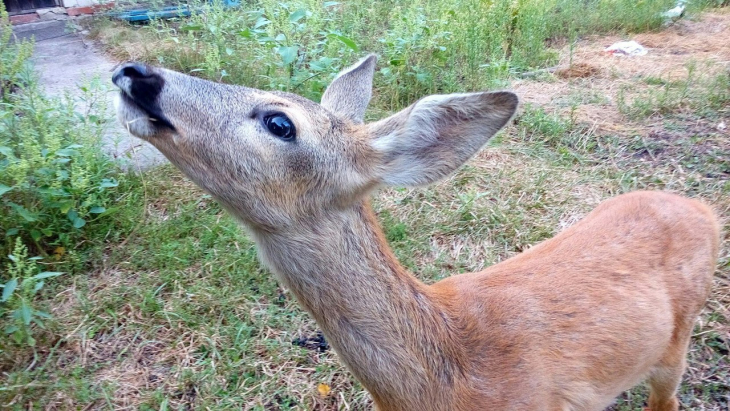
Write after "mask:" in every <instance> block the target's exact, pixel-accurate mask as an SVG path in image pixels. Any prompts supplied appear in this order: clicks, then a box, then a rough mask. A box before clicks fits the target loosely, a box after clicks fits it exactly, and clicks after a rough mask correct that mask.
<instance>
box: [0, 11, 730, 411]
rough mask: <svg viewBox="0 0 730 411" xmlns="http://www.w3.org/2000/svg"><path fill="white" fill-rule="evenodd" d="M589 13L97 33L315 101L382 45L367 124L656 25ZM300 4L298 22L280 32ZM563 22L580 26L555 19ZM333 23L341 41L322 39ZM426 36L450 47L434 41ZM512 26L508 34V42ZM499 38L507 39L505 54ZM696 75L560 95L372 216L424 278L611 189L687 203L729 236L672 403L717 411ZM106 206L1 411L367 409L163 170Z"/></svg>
mask: <svg viewBox="0 0 730 411" xmlns="http://www.w3.org/2000/svg"><path fill="white" fill-rule="evenodd" d="M588 3H589V4H590V5H592V6H595V7H594V8H590V7H588V6H586V5H585V4H588ZM588 3H585V2H568V1H561V2H560V4H558V2H540V1H534V2H528V1H524V2H504V3H500V2H479V3H478V4H477V3H474V4H472V5H471V6H472V7H490V9H489V10H488V11H489V12H490V13H492V14H486V15H478V14H479V13H472V12H470V11H471V9H454V14H453V15H452V14H451V13H450V12H449V11H450V10H451V8H453V6H447V5H446V4H445V3H438V2H414V3H405V2H384V3H376V4H374V5H371V6H366V5H355V4H346V5H344V4H343V5H340V6H331V7H329V8H324V7H320V6H321V4H320V3H317V2H297V3H294V2H292V3H288V5H287V6H286V7H284V6H281V5H277V4H274V3H269V2H259V3H255V4H250V5H248V10H253V11H254V13H252V14H249V13H244V12H235V13H232V15H230V16H226V15H225V14H226V13H224V12H223V11H221V10H216V11H213V12H211V13H209V14H206V15H204V16H202V15H201V16H198V17H196V18H194V19H191V20H184V21H178V22H171V23H159V24H152V25H149V26H144V27H141V28H136V29H134V30H132V29H131V28H129V27H122V26H120V25H116V24H112V23H108V22H104V23H102V24H101V26H100V27H101V28H100V29H99V33H98V38H100V39H105V40H106V41H108V43H107V46H108V47H110V48H111V49H113V50H114V53H115V55H125V54H124V53H127V54H126V55H125V56H127V57H129V53H130V52H127V51H125V50H127V49H125V47H127V46H128V45H129V44H145V46H144V47H142V48H141V49H142V51H141V53H142V55H139V56H134V57H135V58H143V59H146V60H148V61H153V62H156V63H157V64H162V65H166V66H169V67H172V68H176V69H183V70H185V71H188V72H193V73H195V74H197V75H201V76H205V77H208V78H216V79H218V78H220V77H221V75H222V74H223V70H226V73H227V74H226V75H225V76H223V77H222V79H223V80H224V81H229V82H245V83H246V84H248V85H255V86H259V87H263V88H282V89H290V90H293V91H296V92H300V93H302V94H305V95H307V96H309V97H312V98H317V96H318V93H321V87H323V85H324V84H326V83H327V82H328V81H329V79H330V78H331V76H332V75H334V73H335V72H336V71H337V69H339V68H340V67H341V66H342V65H343V64H345V63H349V62H351V61H353V60H354V59H355V58H356V57H357V56H359V55H360V54H362V53H363V52H364V51H365V50H367V51H378V52H379V53H381V56H382V57H383V58H381V66H380V67H381V69H380V71H379V72H378V73H377V75H376V90H375V92H376V96H375V98H374V101H373V107H372V109H371V110H370V111H369V116H370V117H372V118H377V117H380V116H382V115H384V114H385V113H388V112H390V111H392V110H393V109H395V108H397V107H401V106H402V105H404V104H407V103H409V102H411V100H413V99H415V98H417V97H420V96H422V95H423V94H426V93H431V92H442V91H464V90H468V89H471V88H482V87H488V86H492V85H495V84H504V82H506V81H508V77H507V76H508V75H509V74H510V73H511V72H514V71H516V70H517V71H518V70H522V69H526V68H528V67H532V66H533V65H534V66H540V65H543V64H545V63H546V62H548V61H552V60H551V59H552V58H553V57H550V56H551V55H554V54H555V51H552V50H550V49H549V48H547V47H546V46H545V44H551V43H550V42H553V41H556V39H558V38H559V37H561V36H562V37H567V38H570V36H571V34H570V33H571V32H570V31H567V32H566V31H565V30H563V29H559V28H560V27H563V28H564V27H568V28H570V30H573V31H572V33H578V34H584V33H593V32H603V31H610V30H619V31H622V32H623V31H633V30H646V29H655V28H656V27H658V25H657V24H658V23H657V22H656V21H655V19H654V16H655V14H654V12H653V11H652V10H654V7H656V8H657V9H661V4H660V3H661V2H657V4H653V3H652V2H643V3H641V4H640V5H638V6H636V7H633V6H631V4H632V3H629V2H622V1H615V2H612V3H611V4H614V5H615V7H616V9H615V10H613V12H612V13H605V11H606V9H605V8H606V7H608V6H607V4H608V2H601V1H595V2H588ZM650 3H652V4H650ZM558 5H560V7H562V8H558ZM500 7H501V8H500ZM510 7H518V9H519V10H520V11H519V12H518V13H517V14H516V15H517V16H530V17H529V18H528V17H525V19H524V20H520V18H517V20H516V21H517V24H513V25H512V26H509V25H508V26H507V27H506V28H505V26H504V25H505V24H506V23H505V22H512V23H514V21H515V20H514V19H513V18H506V20H505V18H502V19H500V17H499V16H515V14H510V13H514V9H513V8H512V9H511V8H510ZM601 7H603V8H601ZM300 9H306V10H307V11H309V12H310V13H311V15H310V14H308V13H305V14H304V15H303V16H301V17H298V16H299V15H298V14H296V13H297V12H298V11H299V10H300ZM558 9H560V10H562V11H561V12H557V11H556V10H558ZM261 10H263V11H264V12H265V14H264V15H265V16H266V17H267V19H268V20H270V21H271V23H268V24H266V25H264V26H261V27H264V28H265V30H266V31H265V33H263V34H256V35H257V36H259V35H260V36H262V37H263V36H264V35H269V36H270V37H272V38H274V39H275V37H276V36H277V35H278V34H279V33H285V34H286V39H287V41H289V39H291V43H286V44H283V43H282V44H279V43H281V42H282V41H283V40H276V41H277V42H279V43H277V44H274V45H271V44H267V42H266V41H263V42H262V41H259V40H260V38H259V39H258V40H256V41H255V43H256V44H251V40H250V39H249V38H247V37H245V36H242V35H241V34H240V33H239V32H240V31H241V30H244V29H246V28H249V29H252V28H253V27H254V26H255V25H256V21H258V19H260V18H261V17H262V16H261V15H259V11H261ZM601 10H603V12H604V13H603V14H601V13H600V12H601ZM468 11H469V12H468ZM568 12H571V13H577V12H580V13H582V14H581V16H582V17H583V18H581V20H580V21H576V20H575V19H568V17H569V16H570V14H569V13H568ZM277 13H278V14H277ZM530 13H531V14H530ZM551 13H552V14H551ZM299 14H301V13H299ZM292 15H294V17H292ZM395 16H397V17H398V18H395ZM470 19H471V20H470ZM561 19H563V20H561ZM292 20H295V21H294V22H292ZM548 20H549V24H546V22H548ZM473 21H477V22H478V23H479V24H476V25H473V24H472V25H470V24H471V23H470V22H473ZM383 22H386V23H385V24H384V23H383ZM295 23H296V24H295ZM659 23H660V22H659ZM297 24H300V25H301V24H304V25H305V27H303V28H301V29H300V28H299V27H300V26H297ZM199 25H202V27H200V28H198V26H199ZM538 26H541V27H538ZM542 26H544V27H542ZM184 27H188V29H183V28H184ZM212 27H215V29H214V30H211V28H212ZM335 27H336V28H337V30H339V33H340V34H336V33H335V34H336V35H335V34H333V33H331V32H330V31H332V30H334V28H335ZM443 27H448V28H449V30H448V31H449V33H451V34H450V36H452V37H449V38H440V37H439V35H440V34H439V33H444V30H443ZM510 27H511V28H510ZM425 29H428V31H426V30H425ZM490 30H491V31H492V32H493V33H494V35H493V36H490V35H489V31H490ZM500 30H502V31H500ZM505 30H506V31H505ZM509 30H513V31H512V32H511V33H512V34H511V36H512V37H510V35H508V34H505V33H510V32H509ZM530 30H533V31H530ZM551 30H553V31H551ZM320 33H325V35H323V36H321V35H320ZM528 33H538V34H539V35H537V34H536V35H535V36H536V37H534V38H533V37H530V36H531V35H528ZM541 33H542V34H541ZM545 33H547V35H544V34H545ZM337 35H340V36H342V37H343V38H344V39H346V40H352V41H355V42H356V44H357V45H358V47H359V49H360V50H361V51H360V52H356V51H355V50H353V49H352V48H351V47H350V46H348V45H347V42H346V41H343V39H341V38H338V37H337ZM441 35H443V34H441ZM150 36H152V37H150ZM252 36H253V34H252ZM500 36H501V37H500ZM123 37H126V40H122V38H123ZM505 37H509V38H511V39H512V40H511V43H510V44H512V45H511V46H510V47H511V55H510V56H507V55H506V54H505V48H504V43H503V39H504V38H505ZM174 38H177V40H173V39H174ZM231 38H233V39H235V40H236V41H232V42H228V40H229V39H231ZM130 39H131V40H130ZM144 39H147V40H145V41H143V40H144ZM150 39H154V42H152V41H150ZM381 40H383V41H382V42H381ZM401 40H402V41H401ZM546 40H548V41H549V42H548V43H545V41H546ZM533 41H534V43H531V42H533ZM130 42H131V43H130ZM317 42H323V43H322V44H317ZM293 45H298V47H299V46H301V48H300V49H299V50H298V53H297V56H298V59H297V60H296V61H295V62H291V63H289V66H287V65H283V66H279V65H277V64H279V63H283V61H284V60H282V59H283V58H284V57H286V54H285V53H286V52H287V50H284V49H279V47H293ZM313 45H314V47H312V46H313ZM441 45H443V46H444V47H447V50H445V51H443V52H444V53H446V54H445V57H442V56H441V55H439V52H441V50H440V48H439V47H440V46H441ZM477 46H478V47H477ZM226 47H229V48H231V50H232V52H231V53H230V54H229V53H228V52H227V50H226ZM530 47H534V48H539V50H538V51H539V52H537V53H532V52H531V51H530V50H534V49H531V48H530ZM216 49H217V50H218V54H215V53H216V52H215V51H214V50H216ZM305 49H306V52H305V51H304V50H305ZM310 50H313V51H310ZM495 50H496V51H495ZM134 52H136V51H134ZM257 53H258V54H257ZM282 53H283V54H282ZM388 53H390V54H388ZM493 53H494V54H493ZM520 56H523V57H520ZM546 56H547V57H546ZM327 58H331V59H335V60H332V61H331V62H329V63H327V60H326V59H327ZM441 58H444V59H445V60H443V61H442V60H440V59H441ZM529 59H534V60H529ZM528 60H529V61H528ZM251 61H254V62H256V64H251ZM318 62H319V63H321V64H322V65H321V66H319V67H322V70H321V74H318V75H317V76H315V77H314V78H313V79H310V80H308V81H306V82H304V83H303V84H299V79H300V78H302V76H304V74H302V73H309V74H310V75H314V74H317V73H320V72H319V71H317V70H318V69H317V68H316V67H314V68H313V67H312V65H313V64H315V63H318ZM484 64H489V65H488V66H483V67H482V65H484ZM704 64H705V62H700V61H698V62H697V63H696V66H695V67H696V69H694V70H687V73H688V75H687V77H686V78H683V79H679V80H677V79H665V78H661V77H652V78H650V77H647V78H640V77H637V78H633V79H631V84H633V85H635V87H633V88H627V89H626V91H625V92H624V94H623V100H622V101H621V100H617V101H613V100H612V99H610V98H608V97H607V94H605V93H602V91H601V90H600V89H593V88H592V89H591V90H590V92H581V91H580V89H579V88H576V89H575V90H573V91H571V92H570V93H568V94H567V95H566V96H564V98H562V99H558V100H556V101H555V102H554V103H553V104H549V105H545V106H538V105H525V106H524V107H523V109H522V113H521V114H520V116H519V117H518V119H517V121H516V124H515V125H512V126H510V127H508V129H507V130H506V131H505V132H503V133H502V134H500V135H499V136H498V137H497V138H496V139H495V141H493V142H492V143H490V145H489V146H488V147H487V148H486V149H484V150H483V151H482V152H481V153H480V154H479V155H478V156H477V157H476V158H475V159H473V160H472V161H470V162H469V163H468V164H467V166H465V167H464V168H462V169H461V170H460V171H459V172H457V173H456V174H454V175H453V176H451V177H450V178H448V179H447V180H446V181H443V182H441V183H440V184H438V185H436V186H434V187H430V188H425V189H386V190H382V191H380V192H378V193H377V195H376V196H375V199H374V207H375V210H376V212H377V213H378V216H379V218H380V220H381V222H382V223H383V224H384V226H385V233H386V236H387V238H388V240H389V242H390V244H391V246H392V247H393V249H394V252H395V254H396V255H397V257H398V258H399V259H400V260H401V261H402V262H403V264H405V265H406V266H407V267H408V268H409V269H411V270H412V271H413V272H414V273H415V274H416V275H417V276H418V277H419V278H420V279H422V280H423V281H426V282H434V281H437V280H439V279H441V278H444V277H447V276H449V275H452V274H453V273H457V272H468V271H474V270H479V269H481V268H484V267H486V266H489V265H492V264H495V263H497V262H499V261H502V260H504V259H506V258H509V257H511V256H513V255H515V254H517V253H519V252H521V251H523V250H525V249H526V248H528V247H530V246H531V245H534V244H536V243H538V242H540V241H542V240H544V239H547V238H549V237H551V236H553V235H554V234H555V233H557V232H559V231H560V230H562V229H563V228H565V227H567V226H569V225H571V224H573V223H575V222H576V221H577V220H578V219H580V218H581V217H582V216H583V215H585V214H586V213H587V212H589V211H590V210H591V209H592V208H593V207H595V206H596V205H597V204H598V203H599V202H600V201H601V200H603V199H605V198H608V197H612V196H614V195H616V194H619V193H623V192H628V191H632V190H637V189H662V190H669V191H672V192H676V193H681V194H684V195H688V196H690V197H695V198H701V199H703V200H704V201H706V202H708V203H709V204H711V205H713V207H714V208H715V209H716V211H717V212H718V215H720V216H721V218H722V220H723V223H724V224H725V233H726V237H725V241H724V244H723V248H722V251H721V257H720V261H719V268H718V272H717V275H716V281H715V287H714V290H713V294H712V296H711V298H710V300H709V302H708V304H707V307H706V309H705V311H704V312H703V314H702V316H701V318H700V321H699V322H698V324H697V326H696V329H695V337H694V338H693V345H692V348H691V351H690V354H689V367H688V370H687V372H686V374H685V376H684V380H683V384H682V387H681V390H680V395H679V397H680V399H681V401H682V403H683V404H684V408H685V409H693V410H713V411H720V410H727V404H728V396H730V364H729V363H728V351H729V350H730V313H728V308H727V307H728V306H730V297H729V296H730V244H729V241H728V240H729V239H728V237H727V233H730V224H729V220H728V216H730V143H728V137H727V134H726V133H723V132H722V131H719V130H718V129H717V127H716V126H717V124H718V123H719V122H720V121H722V120H724V121H726V122H727V123H730V121H728V119H730V105H729V104H728V94H727V92H728V90H729V89H728V78H727V75H726V74H723V72H718V71H713V70H709V69H704V67H706V66H704ZM315 66H316V64H315ZM713 67H716V66H713ZM292 69H293V70H292ZM446 69H448V70H446ZM239 70H240V71H239ZM419 73H421V74H423V73H425V74H426V76H425V77H424V76H419ZM546 80H548V81H558V80H557V79H555V78H549V79H546ZM424 81H425V82H424ZM252 82H253V84H252ZM314 82H317V84H315V83H314ZM591 104H600V105H612V106H615V108H616V109H618V110H620V113H621V115H622V116H623V117H622V119H621V121H622V122H625V123H626V124H628V125H630V126H631V129H632V130H644V131H646V130H650V131H649V132H645V133H644V132H642V133H633V132H623V133H618V132H605V131H600V130H596V129H595V128H593V127H591V125H590V124H585V123H582V122H581V121H580V120H579V116H577V115H575V110H576V109H578V108H581V107H584V106H586V105H591ZM728 125H730V124H728ZM113 193H114V194H113V195H114V196H113V198H112V200H113V203H114V210H115V212H114V213H112V214H110V215H109V216H108V220H106V221H105V222H104V223H103V224H100V225H99V226H97V227H96V228H93V229H90V230H91V231H90V233H91V234H90V237H89V238H87V239H86V242H85V243H84V246H83V247H80V248H79V250H78V251H76V257H75V258H76V260H77V261H79V263H78V264H73V265H70V266H69V273H68V274H67V275H64V276H61V277H58V278H57V279H55V280H56V281H54V282H52V283H49V284H47V285H46V287H44V288H43V289H42V290H41V291H40V293H39V294H38V295H37V296H36V297H35V300H34V304H36V305H37V306H38V307H39V309H42V310H44V311H47V312H49V313H50V314H52V316H53V319H52V320H51V321H48V322H47V323H46V329H40V328H37V327H36V328H33V331H34V336H35V338H36V340H37V343H36V345H35V347H28V346H27V345H23V344H9V343H8V344H5V345H3V347H2V349H3V351H2V352H1V353H0V406H3V407H6V408H8V409H18V410H20V409H29V408H32V407H35V408H48V409H142V410H153V409H154V410H173V409H175V410H177V409H221V410H222V409H246V410H289V409H292V410H309V409H318V410H331V409H351V410H362V409H367V407H368V405H369V396H368V394H367V393H366V392H365V391H364V390H363V389H362V387H361V386H360V385H359V384H358V383H357V381H355V380H354V379H353V378H352V377H351V375H350V374H349V373H348V372H347V371H346V370H345V369H344V367H343V366H342V365H341V364H340V363H339V361H338V359H337V356H336V355H335V354H334V353H333V352H332V351H330V350H327V351H324V352H320V351H319V350H317V349H316V347H314V346H312V345H309V346H306V345H305V346H304V347H302V346H299V345H297V344H294V341H295V340H297V339H303V338H307V337H316V336H317V332H318V328H317V325H316V324H315V323H314V322H313V321H312V319H311V318H309V316H308V315H307V314H306V313H305V312H303V311H302V310H301V309H300V308H299V306H298V304H297V303H296V301H294V300H293V298H292V296H291V295H290V294H289V293H288V292H287V291H286V290H283V289H282V288H281V287H280V286H279V285H278V284H277V282H276V281H275V280H274V279H273V277H272V276H271V275H270V273H268V271H267V270H266V269H264V268H262V267H261V266H260V265H259V263H258V260H257V258H256V250H255V248H254V245H253V244H252V242H251V241H250V240H249V239H248V237H247V236H246V234H245V233H244V232H243V231H242V230H241V229H240V227H239V226H238V224H237V223H236V222H235V221H234V220H233V219H232V218H231V217H229V216H228V215H227V214H226V213H225V212H224V211H223V210H222V209H221V208H220V207H219V206H218V205H217V204H216V203H215V202H213V201H212V200H211V199H210V197H209V196H207V195H205V194H204V193H203V192H201V191H200V190H199V189H197V188H196V187H195V186H193V185H192V183H190V182H188V181H187V180H186V179H185V178H184V177H183V176H182V175H181V174H180V173H179V172H177V171H176V170H175V169H174V168H172V167H171V166H163V167H161V168H159V169H156V170H152V171H150V172H147V173H145V174H142V175H129V176H127V177H126V179H125V180H123V181H121V185H120V187H119V189H117V190H115V191H114V192H113ZM5 262H6V261H2V263H1V264H0V266H1V267H5ZM3 325H4V324H3ZM319 384H326V385H327V386H328V387H329V388H330V389H331V391H330V392H329V395H327V396H323V395H321V394H320V392H319V391H318V385H319ZM646 394H647V391H646V388H645V387H638V388H636V389H634V390H632V391H630V392H628V393H626V394H624V395H623V396H622V397H621V398H620V399H619V400H618V401H617V403H616V405H615V406H613V407H612V408H611V409H612V410H622V411H624V410H625V411H628V410H631V411H638V410H641V409H642V407H643V406H644V403H645V400H646ZM31 404H32V405H31Z"/></svg>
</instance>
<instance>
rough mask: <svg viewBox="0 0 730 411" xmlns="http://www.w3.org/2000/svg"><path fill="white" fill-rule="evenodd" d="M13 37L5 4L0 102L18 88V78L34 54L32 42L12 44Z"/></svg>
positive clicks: (0, 20)
mask: <svg viewBox="0 0 730 411" xmlns="http://www.w3.org/2000/svg"><path fill="white" fill-rule="evenodd" d="M12 35H13V28H12V27H11V26H10V21H9V20H8V12H7V10H6V9H5V3H3V4H0V101H2V100H3V99H4V98H5V95H6V94H8V92H9V91H12V90H13V89H15V88H16V84H17V81H18V76H19V74H20V72H21V71H22V70H23V68H24V66H25V65H26V62H27V61H28V58H29V57H30V55H31V54H32V53H33V43H32V42H29V41H21V42H18V43H15V42H11V41H10V39H11V37H12Z"/></svg>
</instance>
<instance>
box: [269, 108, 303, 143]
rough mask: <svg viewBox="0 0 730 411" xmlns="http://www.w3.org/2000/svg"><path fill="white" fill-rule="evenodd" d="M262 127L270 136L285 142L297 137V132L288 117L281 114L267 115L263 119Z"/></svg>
mask: <svg viewBox="0 0 730 411" xmlns="http://www.w3.org/2000/svg"><path fill="white" fill-rule="evenodd" d="M264 125H265V126H266V128H268V129H269V132H271V134H273V135H275V136H277V137H279V138H280V139H282V140H285V141H291V140H294V137H296V135H297V130H296V129H295V128H294V124H293V123H292V122H291V120H289V117H287V116H285V115H283V114H281V113H276V114H269V115H267V116H266V117H264Z"/></svg>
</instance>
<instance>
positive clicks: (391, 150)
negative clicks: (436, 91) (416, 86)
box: [368, 91, 519, 186]
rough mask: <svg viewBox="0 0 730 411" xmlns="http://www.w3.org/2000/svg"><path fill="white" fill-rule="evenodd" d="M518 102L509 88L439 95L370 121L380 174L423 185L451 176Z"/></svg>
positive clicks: (384, 180) (383, 179)
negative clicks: (379, 159)
mask: <svg viewBox="0 0 730 411" xmlns="http://www.w3.org/2000/svg"><path fill="white" fill-rule="evenodd" d="M518 103H519V99H518V98H517V96H516V95H515V94H514V93H511V92H507V91H501V92H494V93H487V92H484V93H467V94H448V95H434V96H429V97H426V98H424V99H422V100H420V101H418V102H417V103H416V104H413V105H412V106H410V107H408V108H406V109H405V110H403V111H401V112H399V113H397V114H395V115H393V116H391V117H388V118H386V119H384V120H380V121H378V122H376V123H372V124H369V125H368V130H369V131H370V134H371V136H372V145H373V148H374V149H375V151H376V152H378V153H379V154H380V158H381V161H380V164H379V167H378V171H376V173H377V175H378V178H379V179H380V181H381V182H382V183H384V184H388V185H394V186H420V185H426V184H430V183H433V182H435V181H438V180H439V179H441V178H444V177H446V176H447V175H449V173H451V172H453V171H454V170H456V169H457V168H459V167H460V166H461V165H462V164H464V163H465V162H466V161H467V160H469V159H470V158H471V157H472V156H473V155H474V154H476V153H477V151H479V149H481V148H482V147H483V146H484V144H485V143H486V142H487V141H488V140H489V139H490V138H491V137H492V136H493V135H494V134H496V133H497V131H499V130H500V129H501V128H502V127H503V126H504V125H505V124H507V122H508V121H509V120H510V119H511V118H512V116H513V115H514V113H515V111H516V109H517V105H518Z"/></svg>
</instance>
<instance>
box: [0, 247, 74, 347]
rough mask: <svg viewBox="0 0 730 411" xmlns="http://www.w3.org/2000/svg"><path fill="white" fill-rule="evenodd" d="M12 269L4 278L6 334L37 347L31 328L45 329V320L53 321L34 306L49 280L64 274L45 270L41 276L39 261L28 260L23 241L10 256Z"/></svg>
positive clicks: (1, 315) (0, 301)
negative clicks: (37, 295) (38, 294)
mask: <svg viewBox="0 0 730 411" xmlns="http://www.w3.org/2000/svg"><path fill="white" fill-rule="evenodd" d="M8 259H10V263H8V269H7V271H6V274H5V275H4V276H3V277H6V278H0V281H4V284H1V286H2V289H3V292H2V297H0V324H4V325H5V327H4V330H3V332H4V334H6V335H10V336H11V337H12V339H13V342H15V343H16V344H27V345H28V346H31V347H33V346H35V344H36V340H35V338H33V335H32V334H33V332H32V328H31V326H32V325H33V324H35V325H36V326H38V327H40V328H45V326H44V323H43V322H44V321H45V320H48V319H50V318H51V315H50V314H48V313H47V312H44V311H40V310H37V309H36V308H35V307H34V305H33V300H34V297H35V295H36V294H37V293H38V292H39V291H40V290H41V289H42V288H43V286H44V285H45V281H44V280H47V279H49V278H53V277H57V276H59V275H61V274H63V273H61V272H54V271H44V272H41V273H39V272H38V271H39V267H38V260H41V259H42V258H41V257H31V258H28V249H27V248H26V247H25V245H24V244H23V243H22V241H20V240H19V239H18V240H16V241H15V247H14V249H13V254H8ZM0 349H1V348H0Z"/></svg>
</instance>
